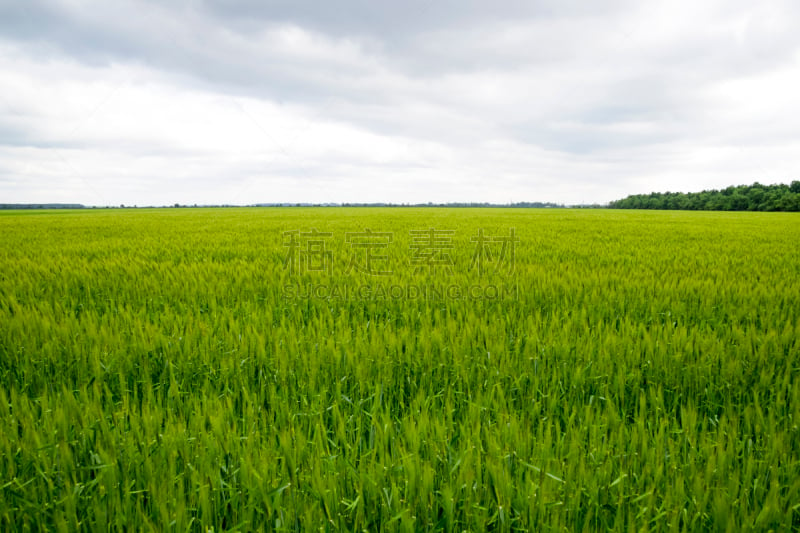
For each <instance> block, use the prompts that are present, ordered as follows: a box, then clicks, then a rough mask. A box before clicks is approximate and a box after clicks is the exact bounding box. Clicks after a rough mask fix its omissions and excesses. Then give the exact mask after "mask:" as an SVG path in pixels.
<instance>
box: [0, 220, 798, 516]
mask: <svg viewBox="0 0 800 533" xmlns="http://www.w3.org/2000/svg"><path fill="white" fill-rule="evenodd" d="M798 243H800V218H798V217H797V216H796V215H795V214H791V213H693V212H631V211H625V212H623V211H609V210H569V209H563V210H562V209H543V210H528V209H444V208H442V209H439V208H408V209H405V208H394V209H388V208H387V209H380V208H258V209H256V208H253V209H244V208H241V209H160V210H143V209H136V210H123V209H113V210H108V209H102V210H82V211H59V212H56V211H50V212H41V211H35V212H25V213H23V212H4V213H0V530H3V531H109V530H113V531H118V530H131V531H215V532H219V531H253V530H267V531H609V530H610V531H768V530H775V531H789V530H795V531H796V530H800V252H799V250H800V248H798Z"/></svg>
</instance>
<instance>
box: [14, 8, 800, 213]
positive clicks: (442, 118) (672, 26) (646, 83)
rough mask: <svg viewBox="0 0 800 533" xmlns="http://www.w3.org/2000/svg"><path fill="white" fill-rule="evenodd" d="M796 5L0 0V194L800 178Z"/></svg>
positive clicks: (248, 196)
mask: <svg viewBox="0 0 800 533" xmlns="http://www.w3.org/2000/svg"><path fill="white" fill-rule="evenodd" d="M798 28H800V2H797V1H796V0H786V1H779V0H774V1H772V0H765V1H761V2H753V1H751V0H748V1H739V0H724V1H713V0H708V1H705V0H704V1H698V0H677V1H671V2H663V1H622V0H620V1H602V2H598V1H590V0H586V1H563V0H562V1H558V0H552V1H551V0H546V1H509V2H497V1H493V2H480V1H471V0H459V1H441V0H437V1H434V0H426V1H417V0H404V1H402V2H380V1H372V0H348V1H342V2H333V1H313V2H312V1H285V2H275V1H261V0H240V1H223V0H207V1H203V2H199V1H198V2H192V1H188V0H183V1H157V2H156V1H153V2H145V1H140V2H126V1H96V2H94V1H79V0H69V1H67V0H64V1H59V0H52V1H40V0H25V1H19V0H0V203H9V202H79V203H84V204H87V205H118V204H123V203H124V204H128V205H134V204H136V205H140V206H141V205H163V204H173V203H176V202H178V203H182V204H193V203H198V204H208V203H228V204H249V203H257V202H347V201H358V202H380V201H389V202H397V203H399V202H428V201H432V202H443V201H444V202H447V201H481V202H483V201H488V202H509V201H514V202H517V201H553V202H559V203H568V204H572V203H593V202H600V203H604V202H607V201H610V200H613V199H616V198H621V197H624V196H626V195H628V194H634V193H645V192H651V191H667V190H670V191H699V190H702V189H706V188H720V187H725V186H727V185H731V184H743V183H752V182H754V181H760V182H761V183H789V182H790V181H792V180H793V179H800V162H798V161H800V157H799V156H800V99H799V98H798V96H797V95H798V94H800V31H797V30H798Z"/></svg>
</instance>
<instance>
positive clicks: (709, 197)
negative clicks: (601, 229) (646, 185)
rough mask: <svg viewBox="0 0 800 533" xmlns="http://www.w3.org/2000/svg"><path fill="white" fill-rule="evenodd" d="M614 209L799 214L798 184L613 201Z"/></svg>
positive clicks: (798, 182)
mask: <svg viewBox="0 0 800 533" xmlns="http://www.w3.org/2000/svg"><path fill="white" fill-rule="evenodd" d="M609 207H612V208H617V209H693V210H713V211H748V210H749V211H800V181H793V182H792V183H791V184H790V185H783V184H778V185H763V184H761V183H759V182H755V183H753V184H752V185H739V186H730V187H726V188H724V189H722V190H705V191H702V192H699V193H673V192H666V193H660V192H653V193H650V194H635V195H631V196H628V197H627V198H622V199H620V200H615V201H613V202H611V203H610V204H609Z"/></svg>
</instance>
